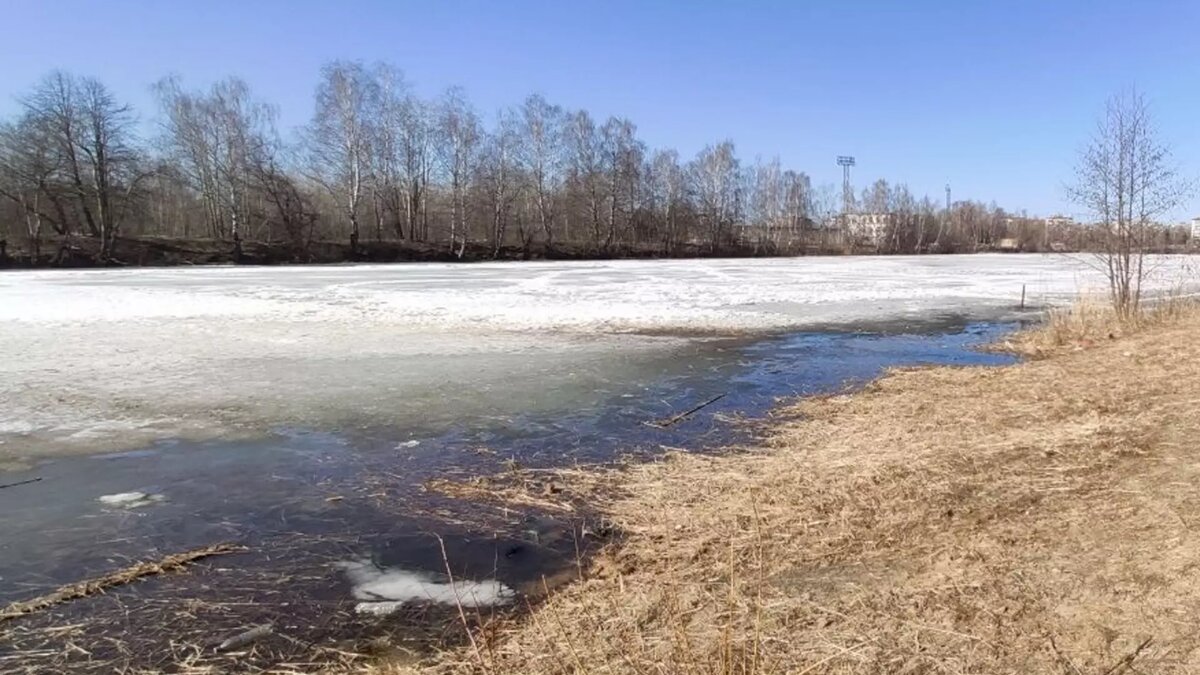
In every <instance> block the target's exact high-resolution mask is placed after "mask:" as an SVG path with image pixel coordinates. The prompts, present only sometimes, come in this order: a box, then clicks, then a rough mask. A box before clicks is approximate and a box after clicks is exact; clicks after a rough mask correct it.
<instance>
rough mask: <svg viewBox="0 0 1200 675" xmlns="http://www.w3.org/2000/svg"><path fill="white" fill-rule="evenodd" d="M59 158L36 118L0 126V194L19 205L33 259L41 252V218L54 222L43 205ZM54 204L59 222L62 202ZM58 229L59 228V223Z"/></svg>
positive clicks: (52, 197) (49, 197)
mask: <svg viewBox="0 0 1200 675" xmlns="http://www.w3.org/2000/svg"><path fill="white" fill-rule="evenodd" d="M58 160H59V158H58V155H57V154H56V153H55V152H54V146H53V142H52V141H51V139H50V138H49V136H48V134H46V133H45V129H43V128H42V125H40V124H39V122H38V120H37V119H36V118H33V117H31V116H29V115H25V116H24V117H23V118H22V119H21V121H20V122H19V123H17V124H10V125H3V126H0V195H2V196H5V197H8V198H9V199H11V200H12V201H13V202H15V203H16V204H17V206H18V207H19V208H20V212H21V216H22V219H23V220H24V223H25V234H26V236H27V237H28V241H29V250H30V260H31V262H34V263H36V262H37V260H38V258H39V257H40V256H41V245H42V224H43V221H46V220H50V221H51V222H54V220H53V217H47V216H46V215H45V213H44V209H45V208H46V205H47V203H48V202H51V201H53V200H55V192H54V190H53V189H52V186H51V183H52V181H53V180H54V176H55V174H56V173H57V172H58V171H59V168H60V166H59V161H58ZM53 205H54V206H55V207H56V209H57V212H58V222H60V223H61V222H62V221H64V220H65V215H64V214H63V213H62V205H61V203H58V202H54V204H53ZM57 229H59V230H60V231H61V226H60V227H59V228H57Z"/></svg>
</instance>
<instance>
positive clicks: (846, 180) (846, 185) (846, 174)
mask: <svg viewBox="0 0 1200 675" xmlns="http://www.w3.org/2000/svg"><path fill="white" fill-rule="evenodd" d="M837 163H838V166H840V167H842V215H843V216H844V215H846V214H848V213H850V207H851V205H852V204H854V189H853V188H852V187H850V167H852V166H854V158H853V157H851V156H849V155H838V158H837Z"/></svg>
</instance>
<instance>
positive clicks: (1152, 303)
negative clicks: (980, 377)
mask: <svg viewBox="0 0 1200 675" xmlns="http://www.w3.org/2000/svg"><path fill="white" fill-rule="evenodd" d="M1197 314H1200V303H1197V302H1196V298H1195V296H1194V295H1190V294H1186V293H1185V292H1184V290H1183V287H1180V289H1179V290H1177V291H1175V292H1172V293H1169V294H1166V295H1163V296H1159V297H1157V298H1150V299H1147V300H1146V301H1145V306H1144V308H1143V310H1142V311H1141V312H1139V313H1138V314H1137V315H1135V316H1134V317H1132V318H1122V317H1120V316H1118V314H1117V313H1116V312H1115V311H1114V310H1113V308H1112V305H1111V304H1110V303H1109V301H1108V300H1107V298H1106V297H1104V296H1086V297H1081V298H1079V299H1078V300H1077V301H1076V302H1075V303H1074V304H1073V305H1072V306H1070V307H1063V308H1056V309H1051V310H1050V311H1049V312H1048V313H1047V315H1046V321H1045V322H1044V323H1043V324H1042V325H1041V326H1039V327H1038V328H1036V329H1033V330H1028V331H1023V332H1021V333H1018V334H1017V335H1016V336H1014V337H1013V339H1012V340H1011V341H1010V342H1008V343H1006V344H1005V345H1004V346H1005V347H1006V348H1008V349H1011V350H1013V351H1016V352H1018V353H1021V354H1024V355H1025V356H1029V357H1033V358H1039V357H1042V356H1046V355H1047V354H1052V353H1054V352H1057V351H1060V350H1061V349H1063V348H1064V347H1071V348H1087V347H1090V346H1092V345H1094V344H1095V343H1096V342H1099V341H1102V340H1112V339H1116V338H1118V337H1120V336H1122V335H1126V334H1129V333H1137V332H1139V331H1145V330H1149V329H1153V328H1156V327H1163V326H1172V325H1175V324H1178V323H1180V322H1182V321H1186V320H1187V319H1189V318H1191V317H1194V316H1196V315H1197Z"/></svg>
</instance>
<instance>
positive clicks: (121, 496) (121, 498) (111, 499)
mask: <svg viewBox="0 0 1200 675" xmlns="http://www.w3.org/2000/svg"><path fill="white" fill-rule="evenodd" d="M164 499H166V497H164V496H162V495H157V494H148V493H145V492H118V493H116V494H111V495H101V496H100V498H99V499H98V500H97V501H99V502H100V503H101V504H104V505H105V506H111V507H113V508H122V509H136V508H140V507H142V506H148V505H150V504H156V503H158V502H161V501H163V500H164Z"/></svg>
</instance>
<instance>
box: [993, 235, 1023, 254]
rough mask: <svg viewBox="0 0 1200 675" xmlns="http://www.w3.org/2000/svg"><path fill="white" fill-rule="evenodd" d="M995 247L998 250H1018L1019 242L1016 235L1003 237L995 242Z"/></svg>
mask: <svg viewBox="0 0 1200 675" xmlns="http://www.w3.org/2000/svg"><path fill="white" fill-rule="evenodd" d="M996 249H997V250H1000V251H1020V250H1021V243H1020V242H1019V241H1017V238H1016V237H1005V238H1003V239H1001V240H1000V241H998V242H996Z"/></svg>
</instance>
